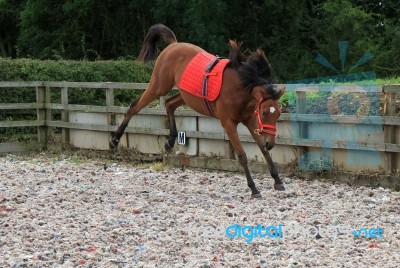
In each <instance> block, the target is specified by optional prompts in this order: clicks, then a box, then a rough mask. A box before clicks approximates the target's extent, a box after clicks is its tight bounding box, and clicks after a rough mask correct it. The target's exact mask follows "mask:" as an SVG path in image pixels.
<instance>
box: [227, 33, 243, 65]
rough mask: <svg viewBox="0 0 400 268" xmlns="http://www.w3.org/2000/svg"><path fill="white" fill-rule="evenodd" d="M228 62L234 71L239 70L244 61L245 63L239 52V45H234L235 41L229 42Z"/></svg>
mask: <svg viewBox="0 0 400 268" xmlns="http://www.w3.org/2000/svg"><path fill="white" fill-rule="evenodd" d="M228 58H229V60H230V61H231V64H232V66H233V68H234V69H237V68H239V66H240V65H242V63H243V62H244V61H246V58H245V56H244V55H243V54H242V52H241V51H240V45H238V44H237V43H236V40H229V56H228Z"/></svg>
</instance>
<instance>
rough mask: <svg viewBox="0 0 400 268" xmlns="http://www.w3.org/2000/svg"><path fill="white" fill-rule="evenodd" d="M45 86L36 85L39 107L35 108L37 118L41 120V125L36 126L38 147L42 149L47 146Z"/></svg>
mask: <svg viewBox="0 0 400 268" xmlns="http://www.w3.org/2000/svg"><path fill="white" fill-rule="evenodd" d="M45 102H46V88H45V87H43V86H40V87H39V86H38V87H36V103H37V104H38V105H40V106H41V107H38V108H37V110H36V116H37V120H38V121H39V122H40V121H43V125H39V126H38V141H39V143H40V147H41V148H42V149H43V150H44V149H46V147H47V128H46V107H45Z"/></svg>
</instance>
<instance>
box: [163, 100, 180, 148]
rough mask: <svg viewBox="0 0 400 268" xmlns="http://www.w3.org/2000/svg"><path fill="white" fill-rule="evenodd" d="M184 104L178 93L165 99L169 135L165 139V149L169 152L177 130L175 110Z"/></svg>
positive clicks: (173, 143)
mask: <svg viewBox="0 0 400 268" xmlns="http://www.w3.org/2000/svg"><path fill="white" fill-rule="evenodd" d="M183 104H185V102H184V100H183V99H182V96H181V94H180V93H178V94H176V95H174V96H172V97H170V98H168V99H167V100H166V101H165V107H166V109H167V117H168V122H169V136H168V139H167V140H166V141H165V150H166V151H167V152H170V151H171V150H172V148H173V147H174V145H175V140H176V137H177V136H178V130H177V129H176V123H175V116H174V113H175V110H176V109H177V108H178V107H179V106H181V105H183Z"/></svg>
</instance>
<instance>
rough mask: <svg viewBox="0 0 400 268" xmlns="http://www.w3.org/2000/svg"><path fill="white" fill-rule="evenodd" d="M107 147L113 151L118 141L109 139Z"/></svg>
mask: <svg viewBox="0 0 400 268" xmlns="http://www.w3.org/2000/svg"><path fill="white" fill-rule="evenodd" d="M108 146H109V147H110V149H111V150H112V149H115V148H117V147H118V141H116V140H114V139H111V140H110V142H109V143H108Z"/></svg>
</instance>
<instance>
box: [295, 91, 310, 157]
mask: <svg viewBox="0 0 400 268" xmlns="http://www.w3.org/2000/svg"><path fill="white" fill-rule="evenodd" d="M306 99H307V92H306V91H296V114H306V113H307V104H306ZM297 126H298V133H297V134H298V136H297V138H298V139H300V142H301V143H303V141H302V140H303V139H306V138H307V137H308V133H307V123H306V122H298V123H297ZM306 152H308V148H307V147H306V146H297V159H298V161H300V160H301V157H302V156H303V154H304V153H306Z"/></svg>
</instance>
